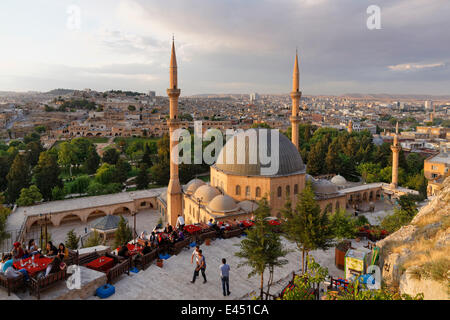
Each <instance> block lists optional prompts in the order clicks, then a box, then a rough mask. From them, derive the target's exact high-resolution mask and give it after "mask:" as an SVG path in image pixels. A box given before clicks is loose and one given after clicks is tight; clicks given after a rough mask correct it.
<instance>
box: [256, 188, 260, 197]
mask: <svg viewBox="0 0 450 320" xmlns="http://www.w3.org/2000/svg"><path fill="white" fill-rule="evenodd" d="M255 195H256V196H257V197H261V188H260V187H256V192H255Z"/></svg>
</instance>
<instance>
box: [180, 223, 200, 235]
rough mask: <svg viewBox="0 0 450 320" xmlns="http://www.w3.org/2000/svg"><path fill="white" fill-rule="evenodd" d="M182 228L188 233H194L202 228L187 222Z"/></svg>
mask: <svg viewBox="0 0 450 320" xmlns="http://www.w3.org/2000/svg"><path fill="white" fill-rule="evenodd" d="M184 230H185V231H187V232H189V233H190V234H194V233H196V232H200V231H201V230H202V228H201V227H199V226H196V225H193V224H188V225H187V226H184Z"/></svg>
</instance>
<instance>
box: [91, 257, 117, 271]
mask: <svg viewBox="0 0 450 320" xmlns="http://www.w3.org/2000/svg"><path fill="white" fill-rule="evenodd" d="M86 267H88V268H90V269H94V270H97V271H103V272H107V271H108V270H109V269H111V268H112V267H114V259H113V258H110V257H106V256H103V257H98V258H97V259H95V260H94V261H91V262H89V263H88V264H87V265H86Z"/></svg>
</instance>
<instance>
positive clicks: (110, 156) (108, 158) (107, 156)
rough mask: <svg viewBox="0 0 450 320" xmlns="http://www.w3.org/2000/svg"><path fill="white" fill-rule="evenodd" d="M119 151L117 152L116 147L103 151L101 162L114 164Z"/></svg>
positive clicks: (117, 158)
mask: <svg viewBox="0 0 450 320" xmlns="http://www.w3.org/2000/svg"><path fill="white" fill-rule="evenodd" d="M119 156H120V155H119V153H118V152H117V150H116V149H114V148H110V149H108V150H106V151H105V152H104V153H103V159H102V160H103V162H106V163H109V164H116V163H117V161H118V160H119Z"/></svg>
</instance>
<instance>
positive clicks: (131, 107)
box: [128, 104, 136, 111]
mask: <svg viewBox="0 0 450 320" xmlns="http://www.w3.org/2000/svg"><path fill="white" fill-rule="evenodd" d="M128 110H129V111H136V107H135V106H133V105H131V104H130V105H129V106H128Z"/></svg>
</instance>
